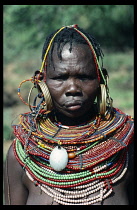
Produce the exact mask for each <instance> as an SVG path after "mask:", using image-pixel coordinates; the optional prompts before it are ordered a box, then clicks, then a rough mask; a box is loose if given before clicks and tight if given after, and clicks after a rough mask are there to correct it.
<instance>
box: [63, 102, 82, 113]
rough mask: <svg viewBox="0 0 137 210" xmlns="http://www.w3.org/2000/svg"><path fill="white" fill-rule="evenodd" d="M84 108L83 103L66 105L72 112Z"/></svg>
mask: <svg viewBox="0 0 137 210" xmlns="http://www.w3.org/2000/svg"><path fill="white" fill-rule="evenodd" d="M81 106H82V102H68V103H66V104H65V107H66V108H67V109H68V110H70V111H76V110H78V109H80V108H81Z"/></svg>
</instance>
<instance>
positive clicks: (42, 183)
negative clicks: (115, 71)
mask: <svg viewBox="0 0 137 210" xmlns="http://www.w3.org/2000/svg"><path fill="white" fill-rule="evenodd" d="M51 116H52V115H51V113H49V114H47V113H46V112H45V110H43V109H42V110H40V112H39V113H38V115H37V117H36V116H33V114H32V113H25V114H22V115H20V123H19V125H13V127H14V134H15V136H16V138H15V140H14V142H13V149H14V154H15V157H16V158H17V160H18V162H19V163H20V164H21V165H22V167H23V168H24V169H25V171H26V174H27V176H28V177H29V179H30V180H31V181H33V182H34V184H35V185H36V186H39V187H40V188H41V189H42V190H43V191H44V192H45V193H46V194H48V195H49V196H51V197H53V198H54V200H55V201H56V202H57V203H59V204H63V205H69V204H70V205H72V204H78V205H82V204H84V205H91V204H93V203H97V202H99V201H102V200H104V199H105V198H107V197H108V196H109V195H110V194H111V193H112V191H113V188H112V186H113V185H114V184H115V183H116V182H117V181H118V180H120V179H121V178H122V177H123V176H124V174H125V173H126V170H127V166H128V152H127V148H128V145H129V144H130V143H131V142H132V139H133V119H132V118H131V117H130V116H127V115H125V114H124V113H123V112H121V111H120V110H118V109H114V108H113V115H112V114H110V113H108V114H107V115H106V118H105V119H102V118H101V117H100V116H96V119H95V120H93V121H91V122H87V123H86V124H84V125H79V126H64V125H61V124H60V123H57V122H56V121H55V120H53V119H52V117H51ZM95 193H96V195H94V194H95Z"/></svg>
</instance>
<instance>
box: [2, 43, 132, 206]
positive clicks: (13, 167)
mask: <svg viewBox="0 0 137 210" xmlns="http://www.w3.org/2000/svg"><path fill="white" fill-rule="evenodd" d="M53 62H54V67H55V69H54V68H53V66H52V65H51V66H49V65H48V66H47V73H46V82H47V86H48V88H49V91H50V93H51V96H52V99H53V103H54V108H55V112H56V115H57V118H58V120H59V121H60V122H61V123H62V124H64V125H77V124H81V123H83V122H86V121H88V120H90V119H94V117H95V110H94V106H93V102H94V100H95V97H96V95H97V92H98V88H99V81H98V78H97V74H96V69H95V64H94V61H93V56H92V54H91V51H90V49H89V47H88V46H87V45H74V46H73V49H72V52H71V53H70V52H69V46H68V45H65V46H64V48H63V52H62V61H61V60H60V59H59V58H58V56H57V54H56V50H54V53H53ZM130 154H132V152H130ZM131 159H133V158H131V157H130V159H129V160H131ZM129 162H130V163H129V165H130V167H129V170H128V172H127V174H126V175H125V176H124V178H123V179H122V180H121V181H120V182H119V183H117V184H116V185H115V186H114V192H115V193H113V194H112V195H111V196H110V197H109V198H107V199H105V200H104V201H103V203H96V204H95V205H101V204H103V205H129V201H130V197H129V194H128V193H127V187H128V184H129V180H130V181H131V183H130V185H129V186H130V187H131V186H132V180H133V179H132V174H133V173H132V164H131V163H132V160H131V161H129ZM130 187H128V190H129V191H130V194H131V193H132V192H131V188H130ZM5 203H6V205H9V204H11V205H58V204H57V203H56V202H55V201H54V200H53V199H52V198H51V197H49V196H48V195H46V194H45V193H44V192H41V190H40V188H39V187H36V186H35V185H34V183H32V182H31V181H30V180H29V179H28V177H27V176H26V174H25V171H24V170H23V169H22V167H21V166H20V164H19V163H18V161H17V160H16V158H15V156H14V153H13V149H12V147H10V149H9V151H8V155H7V160H6V165H5Z"/></svg>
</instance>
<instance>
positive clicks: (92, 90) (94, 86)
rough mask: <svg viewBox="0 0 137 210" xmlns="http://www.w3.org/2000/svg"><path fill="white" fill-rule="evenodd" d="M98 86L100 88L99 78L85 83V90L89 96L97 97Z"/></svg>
mask: <svg viewBox="0 0 137 210" xmlns="http://www.w3.org/2000/svg"><path fill="white" fill-rule="evenodd" d="M98 88H99V82H98V80H95V81H92V82H89V83H88V82H87V83H86V84H85V85H83V92H84V93H85V94H86V95H87V96H88V97H95V96H96V95H97V92H98Z"/></svg>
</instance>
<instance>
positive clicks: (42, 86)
mask: <svg viewBox="0 0 137 210" xmlns="http://www.w3.org/2000/svg"><path fill="white" fill-rule="evenodd" d="M37 88H38V91H39V92H40V93H42V94H43V96H44V99H45V100H44V101H45V102H46V103H45V105H44V108H45V109H46V110H50V111H51V110H52V109H53V103H52V98H51V95H50V92H49V89H48V87H47V85H46V83H45V82H43V81H42V82H39V83H38V84H37Z"/></svg>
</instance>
